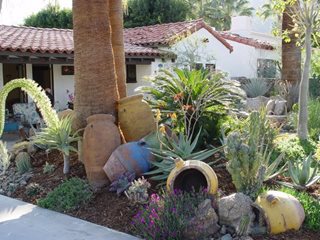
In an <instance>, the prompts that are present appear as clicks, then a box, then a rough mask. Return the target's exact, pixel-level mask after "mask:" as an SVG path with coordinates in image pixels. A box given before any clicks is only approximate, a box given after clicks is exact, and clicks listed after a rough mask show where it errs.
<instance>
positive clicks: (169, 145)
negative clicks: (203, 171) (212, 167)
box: [145, 131, 219, 181]
mask: <svg viewBox="0 0 320 240" xmlns="http://www.w3.org/2000/svg"><path fill="white" fill-rule="evenodd" d="M199 136H200V131H199V132H198V134H197V136H196V137H195V138H194V139H193V140H192V137H190V138H188V137H187V136H186V135H184V134H183V133H180V134H179V135H178V136H176V135H175V134H172V135H171V136H170V135H169V134H167V133H165V134H164V135H163V137H162V138H161V140H160V142H161V144H160V148H150V150H151V152H152V154H153V155H155V156H156V157H157V158H158V161H157V160H155V161H151V164H152V165H153V166H154V167H155V169H154V170H152V171H150V172H147V173H145V175H153V176H152V177H150V179H152V180H156V181H165V180H166V179H167V178H168V176H169V174H170V172H171V170H172V169H173V168H174V167H175V163H174V159H176V158H181V159H182V160H199V161H203V160H205V159H207V158H208V157H210V156H212V155H213V154H215V153H217V152H218V151H219V149H217V148H214V149H210V150H208V149H205V150H202V151H197V152H195V148H196V146H197V143H198V139H199ZM213 163H215V162H211V164H213Z"/></svg>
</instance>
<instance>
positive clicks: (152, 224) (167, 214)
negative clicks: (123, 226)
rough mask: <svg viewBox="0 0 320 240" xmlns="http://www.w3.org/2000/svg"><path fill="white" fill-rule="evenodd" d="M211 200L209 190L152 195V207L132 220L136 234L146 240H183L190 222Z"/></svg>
mask: <svg viewBox="0 0 320 240" xmlns="http://www.w3.org/2000/svg"><path fill="white" fill-rule="evenodd" d="M207 198H209V195H208V192H207V190H206V189H201V190H200V191H198V192H196V191H195V190H193V191H191V192H182V191H180V190H175V191H174V193H167V192H164V191H163V192H162V193H161V194H160V195H158V194H152V195H151V197H150V200H149V203H148V204H147V205H145V206H144V207H142V208H140V209H139V211H138V213H137V214H136V215H135V216H134V217H133V220H132V224H133V227H134V230H135V233H136V234H137V235H138V236H139V237H141V238H143V239H147V240H149V239H150V240H151V239H152V240H158V239H159V240H165V239H166V240H167V239H168V240H176V239H182V233H183V230H184V229H185V227H186V224H187V223H188V220H189V219H190V218H192V217H193V216H194V213H195V210H196V208H197V207H198V205H199V204H200V203H201V202H202V201H204V200H205V199H207Z"/></svg>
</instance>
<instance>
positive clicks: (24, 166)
mask: <svg viewBox="0 0 320 240" xmlns="http://www.w3.org/2000/svg"><path fill="white" fill-rule="evenodd" d="M15 162H16V166H17V169H18V172H19V173H21V174H23V173H25V172H29V171H30V170H31V168H32V166H31V162H30V156H29V154H28V153H27V152H20V153H18V155H17V156H16V158H15Z"/></svg>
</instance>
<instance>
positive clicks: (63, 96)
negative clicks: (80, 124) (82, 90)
mask: <svg viewBox="0 0 320 240" xmlns="http://www.w3.org/2000/svg"><path fill="white" fill-rule="evenodd" d="M67 66H72V65H67ZM53 81H54V98H55V102H56V104H57V106H56V107H59V108H60V109H64V108H67V103H68V100H69V99H68V95H67V89H68V90H69V91H70V92H71V93H74V75H61V65H58V64H55V65H53ZM57 102H58V103H57Z"/></svg>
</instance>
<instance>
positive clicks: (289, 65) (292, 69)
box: [281, 6, 301, 109]
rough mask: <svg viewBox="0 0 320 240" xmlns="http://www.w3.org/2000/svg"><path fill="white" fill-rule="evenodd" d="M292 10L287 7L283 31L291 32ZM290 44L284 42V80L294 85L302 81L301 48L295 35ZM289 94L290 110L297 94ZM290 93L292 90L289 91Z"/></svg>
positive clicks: (283, 20)
mask: <svg viewBox="0 0 320 240" xmlns="http://www.w3.org/2000/svg"><path fill="white" fill-rule="evenodd" d="M291 12H292V10H291V8H290V6H287V7H286V9H285V10H284V12H283V15H282V31H286V30H288V31H291V30H292V28H293V21H292V18H291ZM290 39H291V41H290V42H285V41H284V40H282V73H281V75H282V80H286V81H288V82H290V83H291V84H292V85H295V84H299V82H300V80H301V48H300V47H298V46H297V38H296V37H295V35H294V34H290ZM293 90H294V88H292V89H291V92H289V97H288V99H287V101H288V107H289V109H290V108H291V106H292V105H293V104H294V103H295V101H296V100H294V99H297V96H294V95H295V94H297V93H294V92H292V91H293ZM289 91H290V89H289Z"/></svg>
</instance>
